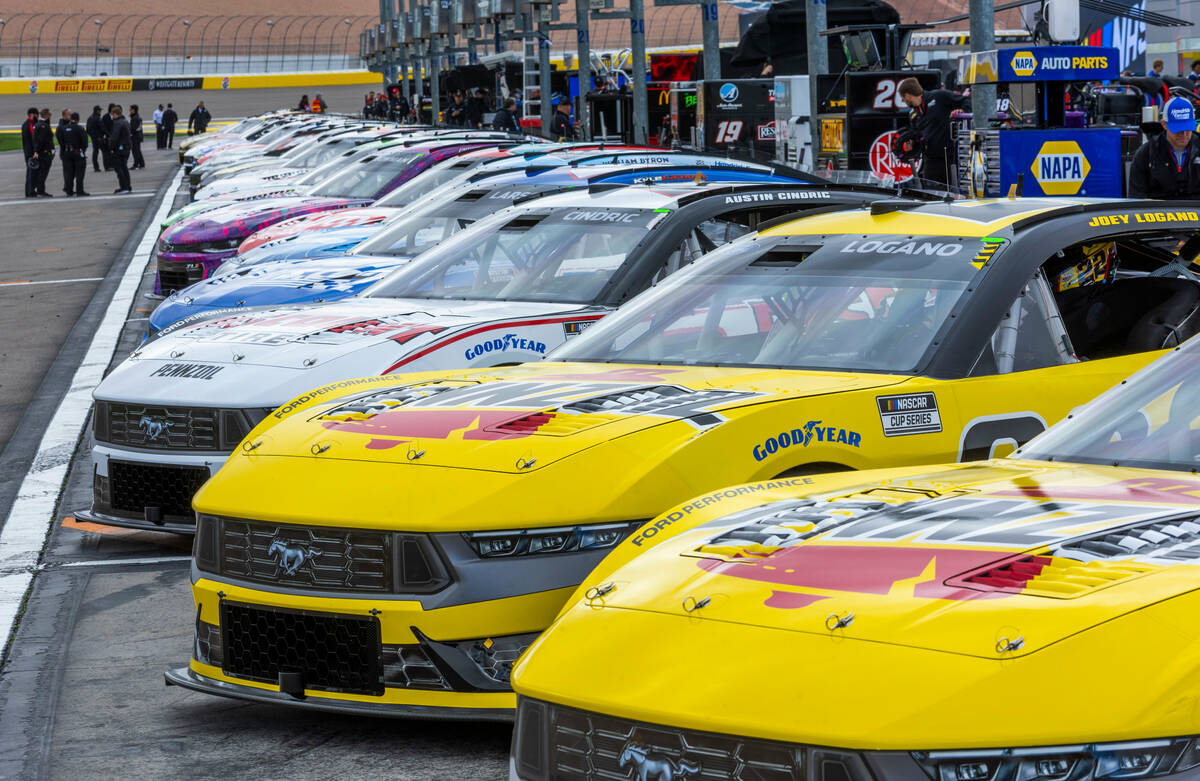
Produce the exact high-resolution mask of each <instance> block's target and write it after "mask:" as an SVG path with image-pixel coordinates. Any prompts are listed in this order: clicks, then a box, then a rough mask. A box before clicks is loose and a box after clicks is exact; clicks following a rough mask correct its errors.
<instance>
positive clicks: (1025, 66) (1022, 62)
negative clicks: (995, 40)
mask: <svg viewBox="0 0 1200 781" xmlns="http://www.w3.org/2000/svg"><path fill="white" fill-rule="evenodd" d="M1037 66H1038V61H1037V57H1035V56H1034V54H1033V52H1029V51H1019V52H1017V53H1016V54H1014V55H1013V58H1012V69H1013V73H1015V74H1017V75H1018V76H1032V75H1033V72H1034V71H1035V70H1037Z"/></svg>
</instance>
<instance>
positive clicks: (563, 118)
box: [550, 96, 575, 141]
mask: <svg viewBox="0 0 1200 781" xmlns="http://www.w3.org/2000/svg"><path fill="white" fill-rule="evenodd" d="M550 138H552V139H555V140H559V141H574V140H575V125H573V124H571V103H570V101H568V100H567V99H566V98H565V97H561V96H559V97H557V98H555V99H554V116H553V117H551V118H550Z"/></svg>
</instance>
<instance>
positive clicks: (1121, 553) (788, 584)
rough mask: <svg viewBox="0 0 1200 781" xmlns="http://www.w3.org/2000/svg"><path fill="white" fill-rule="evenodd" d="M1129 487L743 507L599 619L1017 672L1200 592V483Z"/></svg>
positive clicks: (880, 489) (936, 482) (677, 544)
mask: <svg viewBox="0 0 1200 781" xmlns="http://www.w3.org/2000/svg"><path fill="white" fill-rule="evenodd" d="M910 471H911V470H910ZM1129 477H1130V476H1129V475H1126V479H1114V477H1113V475H1112V473H1111V471H1108V470H1105V469H1103V468H1082V467H1081V468H1077V469H1061V468H1057V467H1050V466H1048V465H1046V464H1041V463H1036V462H1018V461H1007V462H1005V461H1000V462H991V463H988V464H986V465H979V466H974V465H973V466H966V467H950V468H940V469H936V470H932V471H930V472H928V473H926V474H917V475H912V474H907V475H906V476H905V477H904V478H903V479H898V480H874V481H870V482H864V483H862V484H860V485H858V486H852V487H851V488H849V489H848V490H837V491H834V492H831V493H822V494H817V495H811V496H799V497H796V498H779V499H778V500H777V501H773V502H768V503H767V504H763V503H762V500H761V499H759V500H756V501H755V500H751V504H750V506H749V507H739V502H737V501H733V502H731V503H730V506H729V507H728V509H729V512H727V513H723V514H722V513H716V512H714V513H712V515H714V516H719V517H714V518H713V519H712V520H708V521H707V522H704V523H701V524H699V525H697V526H695V527H694V528H691V529H689V530H688V531H686V532H684V533H682V534H679V535H677V536H675V537H672V538H670V539H668V540H665V541H664V542H661V543H659V544H658V545H656V546H653V547H651V548H650V550H649V551H648V552H647V553H645V554H643V555H640V556H635V557H633V558H632V560H631V561H630V562H629V563H628V564H626V565H625V566H624V567H622V568H620V569H619V570H617V571H616V572H615V573H613V574H612V575H611V577H609V578H608V580H609V581H610V582H611V583H612V584H614V585H615V586H616V588H615V589H614V590H613V591H612V592H611V593H610V594H607V595H606V596H605V597H604V600H603V605H602V606H593V607H595V608H596V609H601V610H602V609H609V608H611V609H614V610H636V611H643V612H647V613H653V614H656V615H661V616H663V617H664V618H667V617H673V618H680V617H687V618H688V620H690V621H700V622H705V621H716V622H727V623H736V624H738V625H744V626H756V627H764V628H768V629H777V630H783V631H787V632H793V633H799V634H807V635H814V636H817V637H822V638H827V639H828V638H837V639H838V640H839V641H845V642H850V641H865V642H872V643H884V644H892V645H899V646H904V647H908V648H918V649H924V650H929V651H937V652H943V653H946V654H954V655H960V656H970V657H976V658H979V659H985V660H988V661H1001V660H1012V659H1019V658H1022V657H1025V656H1029V655H1033V654H1037V653H1040V652H1042V651H1044V650H1045V649H1047V648H1050V647H1052V646H1054V645H1055V644H1056V643H1059V642H1062V641H1063V640H1064V639H1066V638H1069V637H1071V636H1073V635H1077V634H1079V633H1081V632H1085V631H1087V630H1089V629H1091V628H1093V627H1096V626H1098V625H1100V624H1104V623H1106V622H1108V621H1112V620H1114V619H1116V618H1118V617H1120V616H1122V615H1125V614H1127V613H1130V612H1133V611H1137V610H1140V609H1142V608H1144V607H1145V606H1146V605H1149V604H1153V603H1156V602H1159V601H1161V600H1165V599H1170V598H1172V597H1175V596H1178V595H1180V594H1184V593H1187V592H1190V591H1193V590H1195V589H1197V588H1200V566H1198V563H1200V523H1198V522H1197V520H1198V518H1200V506H1198V504H1197V496H1200V480H1180V481H1153V480H1151V481H1147V480H1145V479H1139V478H1137V477H1136V476H1134V477H1133V479H1129ZM739 491H740V492H739ZM749 493H751V492H749V491H746V490H744V489H737V488H734V489H728V490H726V491H723V492H718V493H717V494H715V495H714V496H715V497H716V498H717V499H718V500H722V499H730V500H736V499H737V498H738V497H742V499H743V503H744V500H745V496H746V495H748V494H749ZM796 493H798V492H796V491H793V492H792V495H793V496H796ZM705 506H707V503H705ZM676 512H677V513H682V514H687V508H686V507H685V508H684V509H683V510H676ZM667 518H668V520H669V519H670V518H672V515H671V514H668V515H667ZM633 539H634V540H637V537H636V536H635V537H634V538H633ZM651 540H652V537H644V538H643V540H642V541H643V543H646V544H651V545H652V543H651ZM1193 562H1196V563H1193ZM705 599H708V600H710V601H709V602H708V603H707V604H706V605H704V606H702V607H701V608H697V604H698V600H705ZM839 621H845V624H844V625H843V626H836V624H837V623H838V622H839ZM664 626H665V625H664ZM665 636H668V635H664V637H665Z"/></svg>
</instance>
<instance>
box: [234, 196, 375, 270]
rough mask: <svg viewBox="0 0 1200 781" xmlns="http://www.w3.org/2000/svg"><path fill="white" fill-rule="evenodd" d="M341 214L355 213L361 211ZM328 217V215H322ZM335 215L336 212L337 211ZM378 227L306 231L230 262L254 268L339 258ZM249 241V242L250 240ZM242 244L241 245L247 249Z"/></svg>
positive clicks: (264, 246) (364, 226) (359, 226)
mask: <svg viewBox="0 0 1200 781" xmlns="http://www.w3.org/2000/svg"><path fill="white" fill-rule="evenodd" d="M342 211H347V212H356V211H358V209H345V210H342ZM321 213H322V214H328V213H329V212H321ZM335 213H336V212H335ZM378 227H379V226H378V225H352V226H349V227H341V228H326V229H324V230H312V231H304V232H303V233H296V234H294V235H291V236H288V237H286V238H282V239H278V240H276V241H273V242H270V243H268V244H263V245H260V246H259V247H258V248H257V249H258V252H256V253H254V254H239V255H237V256H235V257H234V258H231V260H237V261H238V263H236V264H234V267H235V268H236V267H242V266H244V267H247V268H249V267H251V266H256V265H259V264H262V263H272V262H274V261H277V260H295V259H312V260H317V259H327V258H329V257H337V256H341V255H342V254H344V253H346V252H348V251H350V250H351V249H353V248H354V247H355V246H356V245H358V244H359V243H360V242H362V241H364V240H366V239H368V238H370V237H371V236H373V235H375V231H376V229H377V228H378ZM259 233H262V231H258V232H257V233H255V234H254V235H255V236H257V235H258V234H259ZM247 241H248V239H247ZM245 245H246V242H242V244H241V246H243V247H244V246H245Z"/></svg>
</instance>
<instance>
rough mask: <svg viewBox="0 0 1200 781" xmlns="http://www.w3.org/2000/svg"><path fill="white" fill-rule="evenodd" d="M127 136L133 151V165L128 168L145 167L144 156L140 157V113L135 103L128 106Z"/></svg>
mask: <svg viewBox="0 0 1200 781" xmlns="http://www.w3.org/2000/svg"><path fill="white" fill-rule="evenodd" d="M129 138H130V141H131V144H130V151H132V152H133V165H131V166H130V167H129V168H130V170H133V169H134V168H145V167H146V158H144V157H142V138H143V136H142V115H141V114H139V113H138V107H137V104H130V106H129Z"/></svg>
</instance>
